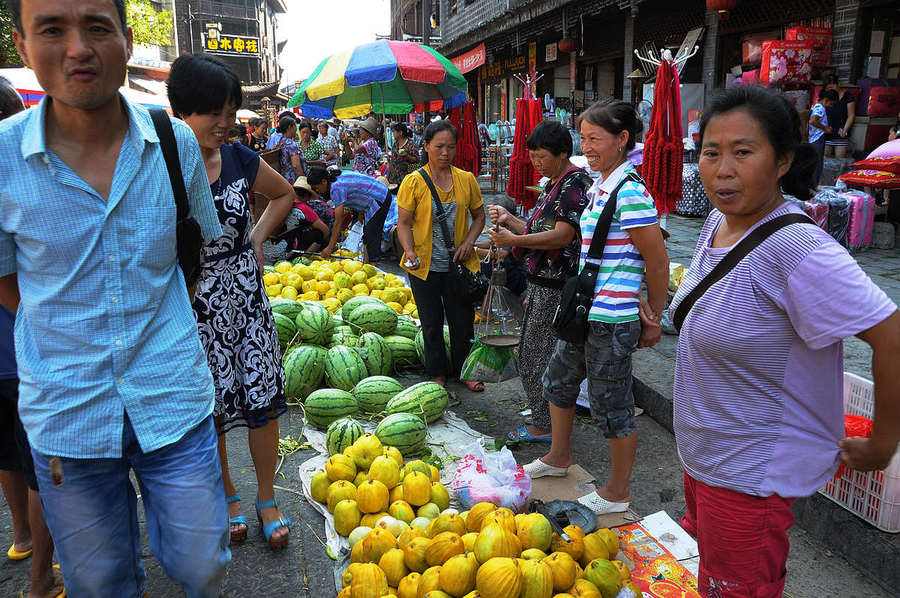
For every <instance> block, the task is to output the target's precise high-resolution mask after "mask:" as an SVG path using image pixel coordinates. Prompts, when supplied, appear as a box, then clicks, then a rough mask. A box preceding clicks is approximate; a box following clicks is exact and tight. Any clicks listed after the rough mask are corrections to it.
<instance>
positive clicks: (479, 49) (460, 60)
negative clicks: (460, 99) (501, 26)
mask: <svg viewBox="0 0 900 598" xmlns="http://www.w3.org/2000/svg"><path fill="white" fill-rule="evenodd" d="M486 61H487V49H486V48H485V47H484V44H483V43H481V44H478V45H477V46H475V47H474V48H472V49H471V50H469V51H468V52H465V53H463V54H460V55H459V56H454V57H453V58H451V59H450V62H452V63H453V64H454V65H455V66H456V68H458V69H459V72H461V73H463V74H465V73H468V72H469V71H474V70H475V69H477V68H478V67H480V66H481V65H483V64H484V63H485V62H486Z"/></svg>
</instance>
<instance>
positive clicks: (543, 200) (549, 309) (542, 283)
mask: <svg viewBox="0 0 900 598" xmlns="http://www.w3.org/2000/svg"><path fill="white" fill-rule="evenodd" d="M527 146H528V154H529V156H530V158H531V162H532V164H534V168H535V170H537V171H538V173H539V174H540V175H541V176H542V177H547V178H548V179H549V180H548V181H547V184H546V185H545V186H544V190H543V191H542V192H541V195H540V197H538V200H537V203H536V204H535V207H534V210H533V212H532V214H531V217H530V218H529V219H528V220H527V221H525V220H520V219H519V218H516V217H515V216H513V215H512V214H510V213H509V212H508V211H507V210H506V209H505V208H503V207H502V206H500V205H496V204H495V205H492V206H490V208H488V213H489V215H490V217H491V222H493V223H494V224H496V225H499V228H497V229H496V230H495V231H494V232H492V233H491V239H492V240H493V241H494V243H496V244H497V246H498V247H510V248H512V249H513V257H515V258H518V259H520V260H524V262H525V266H526V268H527V271H528V289H527V291H526V292H527V295H526V299H525V302H526V307H525V317H524V318H523V320H522V339H521V342H520V343H519V347H520V349H522V350H520V351H519V359H518V366H519V375H520V377H521V378H522V386H523V387H524V388H525V396H526V397H527V399H528V405H529V407H531V421H530V422H529V423H527V424H522V425H520V426H519V427H518V428H516V430H514V431H513V432H510V433H509V435H508V436H509V439H510V440H513V441H524V442H548V443H549V442H550V440H551V438H550V409H549V405H548V403H547V399H546V398H545V397H544V384H543V378H544V371H545V370H546V369H547V364H548V363H549V362H550V356H551V355H553V349H554V347H555V346H556V342H557V340H558V339H557V337H556V333H555V331H554V330H553V316H554V314H555V313H556V309H557V308H558V307H559V302H560V299H561V298H562V288H563V285H564V284H565V282H566V280H567V279H568V278H569V277H570V276H573V275H575V274H576V273H577V271H578V256H579V254H580V252H581V228H580V225H579V222H580V220H581V213H582V212H583V211H584V208H585V206H586V205H587V203H588V195H587V192H588V190H589V189H590V188H591V186H592V185H593V183H594V181H593V179H591V177H590V175H588V173H587V172H585V171H584V170H582V169H581V168H578V167H577V166H575V165H574V164H572V163H571V162H569V158H570V157H571V156H572V136H571V135H570V134H569V130H568V129H567V128H566V127H564V126H563V125H562V124H560V123H559V122H558V121H553V120H545V121H544V122H542V123H541V124H539V125H538V126H537V127H535V129H534V130H533V131H532V132H531V135H529V136H528V140H527Z"/></svg>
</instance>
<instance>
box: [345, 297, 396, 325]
mask: <svg viewBox="0 0 900 598" xmlns="http://www.w3.org/2000/svg"><path fill="white" fill-rule="evenodd" d="M364 303H374V304H376V305H384V306H385V307H387V304H386V303H385V302H384V301H381V300H380V299H376V298H375V297H369V296H368V295H359V296H357V297H351V298H350V299H347V302H346V303H345V304H344V305H343V306H342V307H341V318H343V319H344V321H349V318H350V313H351V312H352V311H353V310H354V309H356V308H357V307H359V306H360V305H363V304H364Z"/></svg>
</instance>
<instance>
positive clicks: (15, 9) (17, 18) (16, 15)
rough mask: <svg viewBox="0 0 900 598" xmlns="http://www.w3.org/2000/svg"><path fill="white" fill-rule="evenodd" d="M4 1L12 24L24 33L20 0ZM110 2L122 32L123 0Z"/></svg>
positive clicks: (124, 28) (126, 25)
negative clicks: (117, 16)
mask: <svg viewBox="0 0 900 598" xmlns="http://www.w3.org/2000/svg"><path fill="white" fill-rule="evenodd" d="M5 1H6V7H7V8H8V9H9V13H10V14H11V15H12V19H13V24H14V25H15V26H16V29H17V30H18V32H19V33H24V32H25V31H24V30H23V29H22V0H5ZM112 3H113V4H114V5H115V7H116V12H118V13H119V23H120V24H121V25H122V32H123V33H124V32H125V31H126V30H127V29H128V22H127V20H126V19H125V0H112Z"/></svg>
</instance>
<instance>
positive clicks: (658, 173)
mask: <svg viewBox="0 0 900 598" xmlns="http://www.w3.org/2000/svg"><path fill="white" fill-rule="evenodd" d="M680 85H681V81H680V79H679V77H678V70H677V69H676V68H675V66H674V65H673V64H672V63H671V62H670V61H668V60H663V61H662V63H661V64H660V65H659V69H657V71H656V89H655V91H654V96H653V114H652V115H651V117H650V130H649V131H648V132H647V136H646V138H645V140H644V163H643V165H642V166H641V173H642V174H643V176H644V182H645V183H646V184H647V190H648V191H650V194H651V195H652V196H653V199H654V200H655V201H656V210H657V212H659V214H660V215H665V214H669V213H670V212H674V211H675V202H676V201H678V199H679V198H680V197H681V171H682V161H683V159H684V143H683V141H682V134H683V133H682V128H681V87H680Z"/></svg>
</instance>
